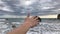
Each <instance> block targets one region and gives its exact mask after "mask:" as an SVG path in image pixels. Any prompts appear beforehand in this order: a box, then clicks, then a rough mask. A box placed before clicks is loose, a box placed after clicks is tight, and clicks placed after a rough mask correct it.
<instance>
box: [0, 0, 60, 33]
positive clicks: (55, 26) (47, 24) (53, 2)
mask: <svg viewBox="0 0 60 34" xmlns="http://www.w3.org/2000/svg"><path fill="white" fill-rule="evenodd" d="M28 13H30V14H31V16H46V15H57V14H60V0H0V34H7V32H9V31H11V30H12V29H14V28H17V27H19V26H20V25H22V24H23V22H24V16H27V14H28ZM21 16H23V18H21ZM50 17H52V16H50ZM54 17H56V16H54ZM41 19H42V21H41V23H40V24H38V25H37V26H36V27H34V28H31V29H30V30H29V31H28V32H27V34H60V20H58V19H56V18H53V17H52V18H41Z"/></svg>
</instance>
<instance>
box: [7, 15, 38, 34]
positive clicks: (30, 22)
mask: <svg viewBox="0 0 60 34" xmlns="http://www.w3.org/2000/svg"><path fill="white" fill-rule="evenodd" d="M35 17H36V16H33V17H31V18H30V15H29V14H28V16H27V17H26V19H25V21H24V24H22V25H21V26H20V27H18V28H16V29H14V30H12V31H11V32H8V33H7V34H26V33H27V31H28V30H29V29H30V28H32V27H34V26H36V25H37V24H39V20H37V19H38V17H36V18H35Z"/></svg>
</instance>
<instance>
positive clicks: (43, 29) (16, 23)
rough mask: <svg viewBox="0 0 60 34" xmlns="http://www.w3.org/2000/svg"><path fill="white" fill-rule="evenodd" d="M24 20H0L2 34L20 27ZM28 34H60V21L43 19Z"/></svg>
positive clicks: (0, 32)
mask: <svg viewBox="0 0 60 34" xmlns="http://www.w3.org/2000/svg"><path fill="white" fill-rule="evenodd" d="M6 19H8V20H6ZM24 20H25V19H24V18H0V34H7V33H8V32H10V31H12V30H13V29H15V28H18V27H20V26H21V25H22V24H23V23H24ZM26 34H60V19H57V18H41V22H40V23H39V24H38V25H37V26H35V27H33V28H30V29H29V31H28V32H27V33H26Z"/></svg>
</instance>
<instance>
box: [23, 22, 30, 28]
mask: <svg viewBox="0 0 60 34" xmlns="http://www.w3.org/2000/svg"><path fill="white" fill-rule="evenodd" d="M23 25H24V26H26V27H28V28H31V25H30V24H29V23H24V24H23Z"/></svg>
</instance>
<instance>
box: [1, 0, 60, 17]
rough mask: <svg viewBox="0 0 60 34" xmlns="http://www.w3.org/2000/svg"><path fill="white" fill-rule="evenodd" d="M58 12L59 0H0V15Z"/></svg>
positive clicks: (59, 10) (49, 13) (59, 11)
mask: <svg viewBox="0 0 60 34" xmlns="http://www.w3.org/2000/svg"><path fill="white" fill-rule="evenodd" d="M28 12H30V14H31V15H52V14H60V0H0V16H5V15H15V16H23V15H27V13H28Z"/></svg>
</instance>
